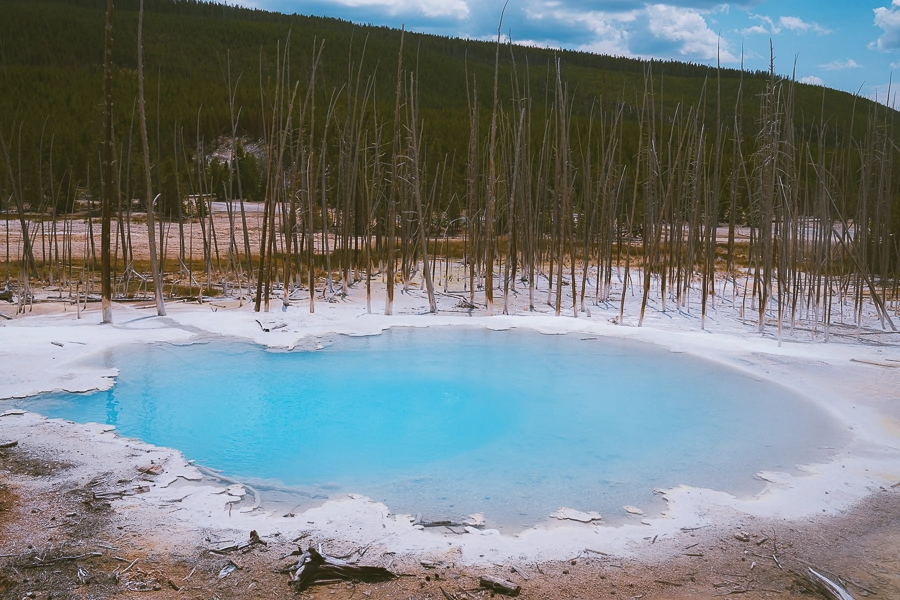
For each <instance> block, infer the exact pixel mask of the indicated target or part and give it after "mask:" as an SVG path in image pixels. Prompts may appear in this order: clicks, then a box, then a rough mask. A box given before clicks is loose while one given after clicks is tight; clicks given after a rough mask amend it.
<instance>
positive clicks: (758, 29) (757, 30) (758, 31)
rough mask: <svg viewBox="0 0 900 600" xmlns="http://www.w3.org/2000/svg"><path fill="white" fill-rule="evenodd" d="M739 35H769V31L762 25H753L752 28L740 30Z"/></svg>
mask: <svg viewBox="0 0 900 600" xmlns="http://www.w3.org/2000/svg"><path fill="white" fill-rule="evenodd" d="M739 33H741V34H743V35H766V34H768V33H769V30H768V29H766V28H765V27H763V26H762V25H753V26H752V27H747V28H746V29H741V30H739Z"/></svg>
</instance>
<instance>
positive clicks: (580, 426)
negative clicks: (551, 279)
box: [18, 327, 846, 531]
mask: <svg viewBox="0 0 900 600" xmlns="http://www.w3.org/2000/svg"><path fill="white" fill-rule="evenodd" d="M320 339H321V345H322V346H323V347H321V348H319V349H315V350H313V349H309V350H303V351H301V350H294V351H290V352H288V351H269V350H265V349H262V348H260V347H258V346H255V345H251V344H247V343H240V342H233V341H214V342H209V343H203V344H193V345H189V346H174V345H170V344H157V345H141V346H121V347H118V348H115V349H114V350H111V351H108V352H107V353H106V354H104V355H103V356H102V357H101V358H100V359H99V360H100V361H102V362H103V364H104V365H105V366H111V367H116V368H118V369H119V371H120V375H119V377H118V378H117V382H116V384H115V386H114V387H113V388H112V389H110V390H108V391H104V392H95V393H90V394H53V395H45V396H40V397H36V398H31V399H27V400H24V401H19V402H18V405H19V406H20V407H22V408H27V409H28V410H33V411H35V412H39V413H41V414H45V415H47V416H50V417H61V418H65V419H69V420H73V421H78V422H89V421H94V422H98V423H107V424H110V425H115V426H116V428H117V429H118V431H119V432H120V433H121V434H122V435H125V436H129V437H137V438H140V439H142V440H144V441H146V442H150V443H153V444H158V445H162V446H169V447H174V448H177V449H179V450H181V451H182V452H183V453H184V455H185V456H186V457H187V458H188V459H193V460H196V461H197V463H198V464H201V465H205V466H209V467H213V468H216V469H221V470H222V471H224V473H225V474H226V475H229V476H232V477H236V478H241V479H244V480H247V481H248V482H250V483H254V484H256V485H260V486H261V487H263V488H265V487H266V486H269V487H288V488H291V489H293V490H296V491H298V492H300V493H302V494H306V495H312V496H313V497H320V498H324V497H328V496H333V495H339V494H340V495H343V494H346V493H349V492H357V493H361V494H365V495H367V496H369V497H370V498H372V499H373V500H378V501H384V502H385V503H386V504H387V505H388V507H390V509H391V510H392V511H394V512H408V513H411V514H416V513H421V515H422V516H423V518H424V519H426V520H442V519H458V518H460V517H463V516H465V515H468V514H470V513H475V512H484V513H485V516H486V518H487V520H488V523H489V524H490V525H491V526H494V527H500V528H502V529H505V530H508V531H512V530H517V529H521V528H523V527H525V526H530V525H533V524H535V523H537V522H540V521H543V520H544V519H546V518H547V516H548V514H550V513H551V512H554V511H555V510H556V509H557V508H559V507H560V506H567V507H571V508H576V509H579V510H597V511H599V512H601V513H602V514H603V515H604V519H605V520H607V521H615V520H616V519H617V518H621V515H623V511H622V506H623V505H626V504H630V505H636V506H639V507H642V508H644V509H645V510H646V511H647V512H648V514H653V512H654V511H656V510H658V509H659V508H660V506H661V503H660V501H659V500H658V499H656V500H655V499H654V498H655V496H654V493H653V490H654V488H667V487H673V486H675V485H678V484H682V483H683V484H689V485H693V486H699V487H708V488H713V489H719V490H724V491H728V492H731V493H733V494H737V495H748V494H752V493H755V492H758V491H759V490H761V489H762V482H761V481H759V480H758V479H756V478H755V476H754V474H755V473H756V472H757V471H759V470H763V469H765V470H782V471H792V470H794V465H796V464H803V463H813V462H821V461H823V460H826V459H827V456H828V453H829V452H830V451H832V450H828V449H824V448H821V447H820V446H821V443H822V442H821V440H825V439H827V440H828V444H829V446H831V447H835V446H836V445H839V444H840V443H841V441H842V440H846V436H845V434H844V433H843V432H842V430H841V428H840V427H839V426H838V424H837V423H836V422H834V421H833V420H832V419H831V417H829V416H828V415H826V414H825V413H824V412H822V411H821V410H819V409H818V408H817V407H815V406H814V405H813V404H812V403H811V402H809V401H808V400H806V399H804V398H802V397H798V396H797V395H796V394H794V393H792V392H790V391H789V390H788V389H786V388H783V387H781V386H778V385H775V384H773V383H771V382H766V381H759V380H757V379H754V378H753V377H751V376H748V375H746V374H744V373H742V372H739V371H735V370H731V369H728V368H725V367H723V366H721V365H718V364H714V363H711V362H707V361H704V360H701V359H698V358H697V357H694V356H690V355H686V354H675V353H671V352H668V351H666V350H664V349H661V348H659V347H656V346H652V345H648V344H643V343H639V342H632V341H627V340H618V339H611V338H603V337H599V338H587V339H585V336H583V335H582V336H578V335H566V336H551V335H541V334H539V333H534V332H527V331H516V330H512V331H499V332H498V331H489V330H485V329H480V328H467V327H459V328H457V327H453V328H428V329H407V328H395V329H392V330H389V331H386V332H384V333H383V334H382V335H377V336H372V337H347V336H340V335H331V336H325V337H323V338H320ZM313 342H314V340H311V341H310V348H312V343H313ZM657 498H658V497H657Z"/></svg>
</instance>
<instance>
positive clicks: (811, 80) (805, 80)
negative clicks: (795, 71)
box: [800, 75, 825, 85]
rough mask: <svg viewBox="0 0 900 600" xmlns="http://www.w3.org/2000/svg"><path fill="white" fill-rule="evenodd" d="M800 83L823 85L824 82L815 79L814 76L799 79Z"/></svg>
mask: <svg viewBox="0 0 900 600" xmlns="http://www.w3.org/2000/svg"><path fill="white" fill-rule="evenodd" d="M800 83H806V84H808V85H825V82H824V81H822V78H821V77H816V76H815V75H807V76H806V77H801V78H800Z"/></svg>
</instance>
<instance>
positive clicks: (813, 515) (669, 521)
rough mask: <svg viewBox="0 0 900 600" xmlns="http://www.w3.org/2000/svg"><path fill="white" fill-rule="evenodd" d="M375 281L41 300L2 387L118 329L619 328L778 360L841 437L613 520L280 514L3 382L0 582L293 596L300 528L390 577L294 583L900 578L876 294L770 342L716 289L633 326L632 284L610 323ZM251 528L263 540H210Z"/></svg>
mask: <svg viewBox="0 0 900 600" xmlns="http://www.w3.org/2000/svg"><path fill="white" fill-rule="evenodd" d="M373 287H374V288H377V291H376V297H375V298H374V299H373V302H372V307H373V311H372V314H369V313H367V310H366V302H365V290H364V286H363V285H362V284H357V285H356V286H355V287H354V288H353V289H351V293H350V295H349V296H348V297H343V298H342V297H337V298H335V299H334V301H332V302H324V301H322V299H321V292H319V293H317V296H319V300H318V302H317V303H316V309H315V313H314V314H310V313H309V309H308V294H307V293H306V292H303V291H300V292H298V293H297V294H295V295H294V298H295V299H294V302H293V304H292V305H291V306H289V307H286V310H285V311H282V310H281V300H280V299H279V300H273V304H272V308H273V312H270V313H262V314H256V313H253V312H252V311H251V310H250V307H249V306H248V304H247V303H246V302H244V303H243V306H240V304H241V303H240V302H238V301H237V300H234V299H231V300H224V299H218V300H213V301H211V302H208V303H205V304H203V305H198V304H196V303H192V304H186V303H169V305H168V309H169V316H167V317H156V316H155V311H153V310H152V308H151V307H149V306H146V305H141V304H136V303H131V304H128V305H116V306H115V308H114V315H115V323H114V324H113V325H111V326H101V325H99V312H98V311H97V308H96V307H97V305H96V304H94V303H91V304H89V305H88V309H87V311H86V312H83V313H82V314H81V315H80V317H81V318H78V317H77V315H76V313H75V311H74V308H73V306H72V305H71V304H70V303H50V302H47V303H38V304H35V305H34V307H33V309H32V311H31V312H26V313H25V315H19V316H17V317H16V318H14V319H11V320H2V321H0V396H2V397H6V398H13V397H23V396H27V395H33V394H36V393H40V392H44V391H51V390H69V391H80V390H90V389H97V388H104V387H108V386H110V385H112V384H113V383H114V377H115V373H114V372H108V371H104V370H102V369H98V368H93V369H89V368H85V367H84V365H83V361H84V359H86V358H89V357H91V356H93V355H96V354H97V353H99V352H103V351H104V350H105V349H107V348H110V347H112V346H114V345H116V344H121V343H133V342H153V341H170V342H175V343H186V342H190V341H191V340H196V339H209V338H210V337H216V336H223V335H224V336H237V337H240V338H244V339H248V340H252V341H254V342H256V343H259V344H263V345H265V346H268V347H288V348H290V347H296V346H298V345H303V344H307V343H309V342H310V341H311V340H314V339H316V337H317V336H319V337H321V336H324V335H326V334H329V333H347V334H356V335H358V334H377V333H379V332H380V331H382V330H383V329H385V328H387V327H391V326H414V327H424V326H430V325H458V324H466V325H473V326H483V327H490V328H497V329H505V328H511V327H524V328H531V329H535V330H537V331H540V332H543V333H546V334H556V333H566V332H582V333H587V334H591V335H598V336H616V337H629V338H633V339H637V340H642V341H646V342H650V343H654V344H658V345H661V346H663V347H667V348H669V349H670V350H671V351H673V352H689V353H693V354H696V355H698V356H703V357H706V358H709V359H712V360H717V361H719V362H721V363H723V364H724V365H727V366H729V367H732V368H737V369H742V370H745V371H748V372H751V373H753V374H755V375H756V376H758V377H764V378H771V379H773V380H775V381H778V382H780V383H782V384H784V385H788V386H790V387H792V388H794V389H795V390H796V391H798V393H803V394H806V395H807V396H809V397H811V398H812V399H814V400H815V402H817V403H818V404H819V405H820V406H821V407H822V409H823V410H825V411H828V412H829V413H831V414H832V415H833V416H834V417H835V418H836V419H838V420H839V422H840V423H842V424H843V425H844V426H846V427H847V428H848V431H849V432H850V434H851V437H852V441H851V442H850V443H849V444H848V445H847V446H846V447H843V448H838V449H836V450H835V455H834V457H833V458H832V460H831V461H829V462H828V463H827V464H817V465H804V466H801V470H800V472H799V474H793V475H792V474H787V473H771V472H766V473H760V474H759V477H760V478H761V479H763V480H764V481H766V482H767V487H766V489H765V490H764V491H763V492H762V493H761V494H760V495H759V496H758V497H755V498H749V499H738V498H734V497H732V496H730V495H728V494H725V493H722V492H716V491H713V490H702V489H695V488H687V487H679V488H675V489H672V490H666V491H665V492H664V498H665V500H666V502H667V503H668V507H667V510H666V511H665V513H664V514H663V515H662V516H660V517H654V518H649V519H646V518H644V517H641V516H634V518H632V519H629V520H628V521H627V522H626V523H625V524H623V525H617V526H608V525H603V524H602V523H600V524H596V523H594V524H584V523H577V522H574V521H558V520H552V519H548V520H547V522H546V523H542V524H539V525H538V526H536V527H534V528H532V529H529V530H526V531H524V532H522V533H520V534H518V535H515V536H507V535H501V534H499V532H497V531H492V530H490V529H483V528H481V529H479V528H475V527H470V528H467V529H464V530H463V531H465V533H462V531H460V532H458V533H455V532H452V531H450V530H449V529H447V528H429V529H427V530H423V529H422V528H421V526H417V525H416V524H415V523H414V522H413V521H414V518H413V517H411V516H410V515H397V514H392V513H391V511H390V507H387V506H384V505H382V504H378V503H374V502H371V501H370V500H368V499H367V498H364V497H361V496H352V497H347V498H343V499H336V500H332V501H329V502H326V503H325V504H323V505H321V506H317V507H313V508H310V509H309V510H307V511H305V512H302V513H300V514H293V513H290V512H288V511H286V510H285V509H284V505H282V504H280V503H279V502H278V501H277V498H267V497H266V494H265V493H263V494H262V496H261V498H259V500H257V498H256V497H255V496H254V494H253V490H251V489H249V488H248V487H247V486H244V485H241V484H239V483H235V482H231V481H227V480H222V479H220V478H216V477H210V476H206V475H203V474H202V473H201V472H200V471H198V470H197V469H196V468H195V467H193V466H192V465H190V464H188V463H187V462H186V461H185V459H184V457H183V456H182V455H181V454H180V453H179V452H177V451H175V450H170V449H165V448H156V447H152V446H148V445H146V444H144V443H142V442H140V441H137V440H130V439H126V438H122V437H120V436H118V435H117V434H116V433H115V431H113V430H110V428H109V427H106V426H102V425H79V424H74V423H69V422H65V421H60V420H48V419H45V418H43V417H41V416H40V415H35V414H31V413H26V414H18V413H17V412H16V411H11V412H10V411H8V412H6V413H4V411H5V410H7V409H8V408H9V406H11V405H10V404H7V405H6V406H4V404H2V403H0V414H4V416H0V444H4V443H10V442H13V441H15V442H18V443H17V444H16V445H15V446H12V447H8V448H3V449H0V539H2V540H4V543H3V545H2V547H0V555H2V556H0V597H3V598H7V597H8V598H22V597H26V595H27V594H29V593H32V594H33V595H32V596H29V597H56V598H106V597H132V596H135V597H144V596H145V595H149V597H160V598H182V597H187V598H215V597H217V598H288V597H294V596H296V593H295V592H294V591H293V590H292V589H291V588H290V587H289V586H288V581H289V574H287V573H284V572H279V570H280V569H282V568H283V567H286V566H288V565H290V564H291V560H292V559H291V558H285V557H286V555H288V554H289V553H290V552H291V551H293V550H295V549H296V548H297V546H298V545H302V546H304V547H306V546H307V545H309V544H314V545H321V547H322V549H323V550H324V551H325V552H328V553H330V554H332V555H337V556H348V557H349V558H348V560H354V561H356V560H358V561H359V563H360V564H366V565H379V566H385V567H388V568H389V569H390V570H391V571H392V572H394V573H395V574H397V575H399V578H398V579H396V580H394V581H392V582H388V583H381V584H360V583H353V582H336V583H332V584H326V585H322V586H317V587H314V588H310V590H308V591H306V592H304V595H305V596H307V597H323V598H332V597H333V598H362V597H371V598H481V597H487V596H488V595H490V594H491V592H488V591H486V590H484V589H482V588H480V587H479V582H478V577H479V576H480V575H484V574H494V575H499V576H502V577H505V578H508V579H510V580H512V581H514V582H515V583H517V584H519V585H521V586H522V592H521V596H522V597H526V598H597V597H619V598H635V599H636V598H704V597H713V596H721V595H729V594H741V595H750V596H768V597H794V596H796V597H804V596H806V597H809V596H808V594H810V593H812V592H811V591H810V589H811V587H812V586H811V584H810V583H808V580H805V579H804V575H803V574H804V572H805V569H806V568H807V567H808V566H810V565H812V566H814V567H815V568H817V569H818V570H819V571H820V572H822V573H823V574H825V575H826V576H827V577H830V578H832V579H834V580H835V581H839V582H841V583H842V584H843V585H844V586H845V587H846V589H847V591H848V592H850V593H851V594H853V596H854V597H861V596H867V595H874V596H877V597H881V598H900V385H898V384H900V370H898V366H900V351H898V342H900V339H898V338H900V336H897V335H895V334H891V333H885V332H883V331H882V330H881V329H880V328H879V327H878V325H877V321H876V320H875V319H874V317H873V316H872V315H871V314H869V313H867V316H866V321H865V322H864V327H862V328H857V327H855V326H851V325H847V326H843V325H835V326H834V327H833V328H832V330H831V334H830V337H829V341H828V342H827V343H826V342H825V341H824V336H823V334H822V332H821V328H820V327H819V328H816V327H814V326H813V325H811V324H809V323H806V322H803V321H798V323H796V324H795V327H794V330H793V331H792V332H789V331H787V330H786V331H785V333H784V339H783V342H782V343H781V344H779V343H778V342H777V341H776V339H775V335H774V328H773V327H771V326H770V327H768V328H767V330H766V332H764V333H763V334H759V333H758V332H757V328H756V324H755V322H754V323H748V322H745V321H744V319H743V318H742V316H741V311H740V307H739V306H738V305H736V304H735V305H732V304H731V303H730V302H729V301H728V298H727V297H723V298H720V299H719V300H718V304H717V308H716V309H715V310H714V311H712V312H711V313H710V314H709V315H708V317H707V322H706V329H705V330H701V329H700V323H699V318H698V315H697V307H696V306H695V307H686V308H685V309H683V310H673V306H672V304H671V303H670V305H669V310H667V311H665V312H663V311H662V307H661V306H660V305H659V303H658V302H654V303H652V305H651V307H650V309H649V312H648V315H647V318H646V319H645V322H644V326H643V327H640V328H638V327H636V325H637V315H638V310H637V305H638V302H639V298H636V297H630V296H629V297H628V298H627V306H626V310H625V318H624V319H623V321H622V322H621V323H619V322H618V308H619V307H618V303H617V302H616V303H615V305H613V304H610V305H602V304H601V305H600V306H592V307H591V311H590V314H588V313H586V312H582V313H579V318H572V317H571V316H569V317H555V316H553V314H552V309H551V308H550V307H548V306H546V305H544V304H542V305H540V306H539V307H538V311H536V312H528V311H526V310H525V308H526V306H527V304H526V298H524V295H523V294H521V292H520V294H519V295H518V296H516V297H515V298H514V299H513V303H512V306H511V310H510V313H511V314H510V315H508V316H492V317H488V316H486V315H485V314H484V310H483V309H476V310H468V309H465V308H460V307H459V298H460V297H462V296H463V295H464V293H463V291H462V290H456V291H455V293H454V291H453V290H452V289H451V291H450V293H448V294H440V295H439V297H438V303H439V312H438V314H437V315H430V314H427V300H426V298H425V296H424V294H423V293H422V292H421V291H420V290H419V289H418V286H417V285H413V286H412V287H411V288H410V290H409V291H408V292H401V291H400V290H399V288H398V290H397V294H396V303H395V306H394V315H393V316H385V315H383V309H384V300H383V287H382V285H381V284H380V283H379V285H376V286H373ZM48 294H49V295H52V294H53V292H52V291H50V292H48ZM304 294H307V295H304ZM545 296H546V290H545V289H544V290H543V294H542V295H541V298H544V297H545ZM568 302H569V306H570V307H571V299H569V300H568ZM689 308H690V310H688V309H689ZM498 311H499V308H498ZM3 312H5V314H8V315H10V316H11V313H12V312H14V310H13V311H3ZM564 314H565V313H564ZM569 314H571V308H570V309H569ZM848 314H849V313H848ZM823 443H827V440H825V441H823ZM251 530H253V531H257V532H258V534H259V535H260V536H261V539H262V540H263V541H264V542H266V544H265V545H263V544H254V545H252V546H250V547H249V548H245V549H243V550H234V551H227V550H222V551H221V552H217V550H221V549H222V548H225V547H228V546H230V545H234V544H239V543H241V542H246V541H247V540H249V536H250V531H251ZM293 560H296V559H293ZM135 561H136V562H135ZM229 561H230V563H229ZM229 564H230V565H231V566H229ZM225 567H228V568H225ZM147 590H150V591H147Z"/></svg>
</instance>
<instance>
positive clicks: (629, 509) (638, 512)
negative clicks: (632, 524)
mask: <svg viewBox="0 0 900 600" xmlns="http://www.w3.org/2000/svg"><path fill="white" fill-rule="evenodd" d="M622 508H624V509H625V512H627V513H628V514H629V515H642V514H644V511H642V510H641V509H639V508H638V507H637V506H631V505H630V504H627V505H625V506H623V507H622Z"/></svg>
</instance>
